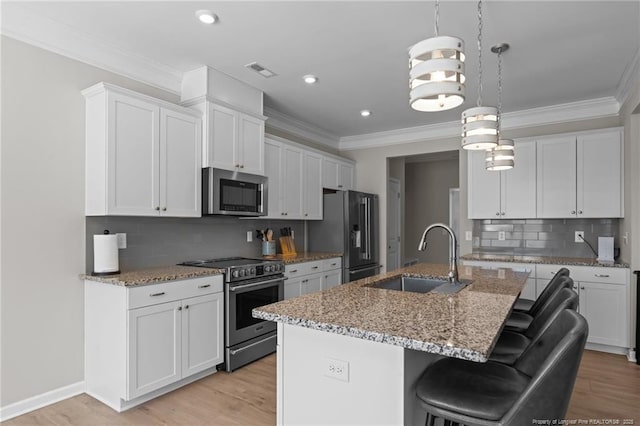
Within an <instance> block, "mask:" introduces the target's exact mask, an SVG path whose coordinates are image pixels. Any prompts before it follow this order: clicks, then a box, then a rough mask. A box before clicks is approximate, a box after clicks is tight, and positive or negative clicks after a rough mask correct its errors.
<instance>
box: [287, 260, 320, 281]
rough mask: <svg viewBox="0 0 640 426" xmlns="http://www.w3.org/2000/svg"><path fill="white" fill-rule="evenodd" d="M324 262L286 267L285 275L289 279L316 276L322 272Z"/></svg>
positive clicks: (303, 263)
mask: <svg viewBox="0 0 640 426" xmlns="http://www.w3.org/2000/svg"><path fill="white" fill-rule="evenodd" d="M322 267H323V266H322V260H316V261H313V262H302V263H294V264H291V265H286V266H285V268H284V274H285V276H287V278H293V277H300V276H302V275H308V274H314V273H316V272H320V271H322Z"/></svg>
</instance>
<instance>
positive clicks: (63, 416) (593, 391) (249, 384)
mask: <svg viewBox="0 0 640 426" xmlns="http://www.w3.org/2000/svg"><path fill="white" fill-rule="evenodd" d="M566 419H569V420H578V419H580V420H586V421H587V422H588V421H590V420H598V421H599V420H607V419H617V420H620V422H621V423H619V424H622V421H623V420H624V419H631V420H632V421H633V423H632V424H635V425H640V366H639V365H637V364H633V363H630V362H628V361H627V359H626V358H625V357H624V356H621V355H613V354H606V353H603V352H595V351H585V353H584V357H583V359H582V363H581V364H580V370H579V371H578V378H577V380H576V385H575V388H574V392H573V395H572V398H571V403H570V405H569V410H568V412H567V416H566ZM275 422H276V356H275V354H274V355H270V356H267V357H265V358H262V359H261V360H258V361H256V362H254V363H253V364H250V365H248V366H246V367H243V368H241V369H239V370H237V371H235V372H233V373H231V374H228V373H225V372H219V373H216V374H214V375H212V376H209V377H205V378H204V379H201V380H198V381H197V382H194V383H191V384H189V385H187V386H185V387H183V388H180V389H177V390H175V391H173V392H170V393H168V394H166V395H163V396H161V397H159V398H156V399H154V400H152V401H149V402H147V403H145V404H142V405H140V406H138V407H135V408H132V409H130V410H128V411H125V412H124V413H116V412H115V411H113V410H112V409H111V408H109V407H107V406H106V405H104V404H102V403H100V402H99V401H97V400H95V399H93V398H91V397H90V396H88V395H86V394H82V395H79V396H76V397H74V398H70V399H67V400H65V401H61V402H58V403H56V404H53V405H50V406H48V407H45V408H42V409H39V410H36V411H33V412H31V413H28V414H25V415H22V416H19V417H16V418H14V419H11V420H8V421H6V422H3V426H27V425H28V426H32V425H47V426H49V425H60V426H84V425H91V426H93V425H97V426H99V425H105V426H106V425H110V426H111V425H118V426H120V425H123V426H130V425H136V426H137V425H189V426H200V425H202V426H204V425H208V426H209V425H225V426H227V425H229V426H236V425H238V426H239V425H273V424H275ZM591 424H596V423H591Z"/></svg>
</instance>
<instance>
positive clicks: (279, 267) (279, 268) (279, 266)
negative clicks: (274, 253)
mask: <svg viewBox="0 0 640 426" xmlns="http://www.w3.org/2000/svg"><path fill="white" fill-rule="evenodd" d="M281 269H282V265H280V264H278V265H276V271H278V272H280V270H281Z"/></svg>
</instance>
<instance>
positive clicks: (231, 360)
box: [181, 257, 284, 371]
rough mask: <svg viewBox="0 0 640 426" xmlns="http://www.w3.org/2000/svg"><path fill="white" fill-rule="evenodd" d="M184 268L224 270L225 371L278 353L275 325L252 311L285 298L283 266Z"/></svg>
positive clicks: (205, 264) (254, 263) (240, 262)
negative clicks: (253, 314) (259, 317)
mask: <svg viewBox="0 0 640 426" xmlns="http://www.w3.org/2000/svg"><path fill="white" fill-rule="evenodd" d="M181 265H185V266H197V267H201V268H217V269H224V271H225V273H224V276H225V286H224V296H225V297H224V299H225V333H224V341H225V370H226V371H233V370H236V369H238V368H240V367H242V366H243V365H245V364H248V363H250V362H252V361H255V360H256V359H258V358H262V357H263V356H265V355H268V354H270V353H273V352H275V350H276V324H275V323H274V322H270V321H264V320H261V319H257V318H253V316H252V315H251V311H252V310H253V309H254V308H257V307H259V306H264V305H268V304H270V303H275V302H278V301H280V300H283V298H284V275H283V274H284V263H283V262H280V261H271V260H262V259H248V258H244V257H231V258H226V259H211V260H196V261H190V262H184V263H181Z"/></svg>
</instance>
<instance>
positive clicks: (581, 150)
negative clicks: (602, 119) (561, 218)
mask: <svg viewBox="0 0 640 426" xmlns="http://www.w3.org/2000/svg"><path fill="white" fill-rule="evenodd" d="M622 149H623V148H622V133H621V131H620V130H619V129H614V130H606V131H603V132H594V133H590V134H587V135H580V136H578V142H577V149H576V151H577V157H578V160H577V208H578V210H577V213H578V217H589V218H591V217H607V218H608V217H623V212H622V179H623V176H622V173H621V170H622V163H621V159H622Z"/></svg>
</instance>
